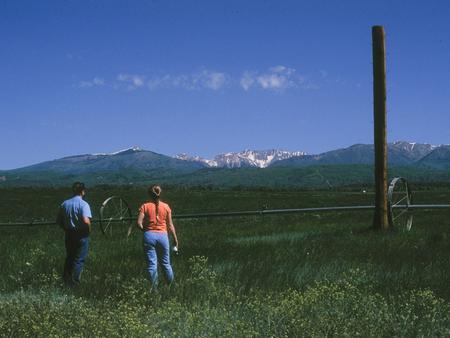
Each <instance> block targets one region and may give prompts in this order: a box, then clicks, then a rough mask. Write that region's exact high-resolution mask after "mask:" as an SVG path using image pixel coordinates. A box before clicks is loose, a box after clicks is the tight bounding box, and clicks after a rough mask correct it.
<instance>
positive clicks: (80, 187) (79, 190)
mask: <svg viewBox="0 0 450 338" xmlns="http://www.w3.org/2000/svg"><path fill="white" fill-rule="evenodd" d="M72 192H73V194H74V195H79V196H84V195H85V193H86V187H85V186H84V183H83V182H75V183H74V184H72Z"/></svg>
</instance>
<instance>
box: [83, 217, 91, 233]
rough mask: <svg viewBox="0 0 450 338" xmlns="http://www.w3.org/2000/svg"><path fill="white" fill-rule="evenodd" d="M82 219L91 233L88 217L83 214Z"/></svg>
mask: <svg viewBox="0 0 450 338" xmlns="http://www.w3.org/2000/svg"><path fill="white" fill-rule="evenodd" d="M82 219H83V223H84V225H85V226H86V228H87V229H88V231H89V233H91V230H92V228H91V219H90V218H89V217H85V216H83V218H82Z"/></svg>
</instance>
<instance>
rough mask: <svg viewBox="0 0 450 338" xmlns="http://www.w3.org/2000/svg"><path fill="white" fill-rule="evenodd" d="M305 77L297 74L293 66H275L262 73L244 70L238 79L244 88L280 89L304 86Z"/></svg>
mask: <svg viewBox="0 0 450 338" xmlns="http://www.w3.org/2000/svg"><path fill="white" fill-rule="evenodd" d="M305 82H306V79H305V77H303V76H301V75H299V74H297V72H296V70H295V69H294V68H289V67H286V66H281V65H279V66H275V67H271V68H269V69H268V71H266V72H264V73H259V72H255V71H254V72H251V71H245V72H244V73H243V74H242V76H241V79H240V81H239V83H240V85H241V87H242V88H243V89H244V90H249V89H250V88H252V87H259V88H262V89H267V90H275V91H282V90H285V89H288V88H293V87H302V88H304V85H305Z"/></svg>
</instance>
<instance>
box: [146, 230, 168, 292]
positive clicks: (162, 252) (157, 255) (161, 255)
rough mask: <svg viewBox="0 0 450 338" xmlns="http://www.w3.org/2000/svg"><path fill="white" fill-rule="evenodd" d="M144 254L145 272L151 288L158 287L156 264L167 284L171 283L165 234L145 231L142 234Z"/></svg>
mask: <svg viewBox="0 0 450 338" xmlns="http://www.w3.org/2000/svg"><path fill="white" fill-rule="evenodd" d="M143 242H144V243H143V244H144V253H145V255H146V258H147V270H148V275H149V279H150V282H151V283H152V287H153V288H156V287H157V285H158V263H159V265H160V266H161V268H162V270H163V272H164V277H165V279H166V282H167V284H170V283H172V281H173V270H172V266H171V265H170V248H169V237H168V236H167V233H160V232H152V231H146V232H145V233H144V241H143Z"/></svg>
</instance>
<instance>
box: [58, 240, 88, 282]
mask: <svg viewBox="0 0 450 338" xmlns="http://www.w3.org/2000/svg"><path fill="white" fill-rule="evenodd" d="M88 250H89V237H81V238H80V237H79V236H76V235H72V234H70V233H66V261H65V263H64V273H63V279H64V282H66V283H67V284H74V283H79V282H80V277H81V272H82V271H83V266H84V261H85V260H86V257H87V254H88Z"/></svg>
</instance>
